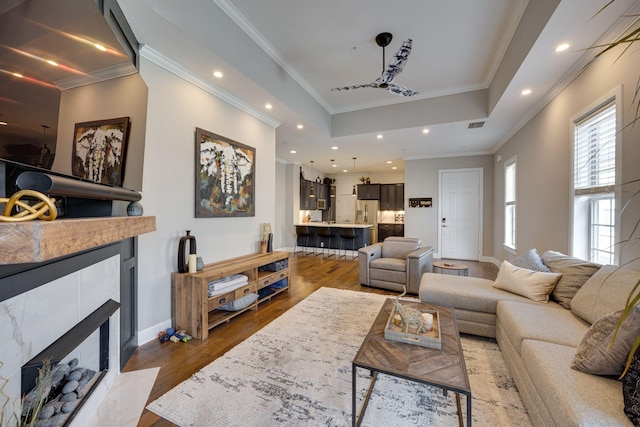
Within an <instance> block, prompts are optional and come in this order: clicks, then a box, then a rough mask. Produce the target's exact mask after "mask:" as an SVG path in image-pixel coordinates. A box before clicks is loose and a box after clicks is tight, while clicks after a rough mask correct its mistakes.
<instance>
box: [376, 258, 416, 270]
mask: <svg viewBox="0 0 640 427" xmlns="http://www.w3.org/2000/svg"><path fill="white" fill-rule="evenodd" d="M369 268H378V269H381V270H393V271H402V272H405V271H407V260H406V259H399V258H378V259H374V260H373V261H371V262H370V263H369Z"/></svg>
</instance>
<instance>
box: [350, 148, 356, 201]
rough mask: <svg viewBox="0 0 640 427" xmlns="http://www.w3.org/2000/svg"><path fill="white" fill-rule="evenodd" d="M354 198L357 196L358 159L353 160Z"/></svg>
mask: <svg viewBox="0 0 640 427" xmlns="http://www.w3.org/2000/svg"><path fill="white" fill-rule="evenodd" d="M351 195H352V196H356V158H355V157H354V158H353V191H352V192H351Z"/></svg>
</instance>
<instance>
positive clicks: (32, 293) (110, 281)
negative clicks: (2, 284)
mask: <svg viewBox="0 0 640 427" xmlns="http://www.w3.org/2000/svg"><path fill="white" fill-rule="evenodd" d="M109 300H112V301H116V302H118V301H119V300H120V256H119V255H115V256H112V257H110V258H107V259H104V260H102V261H99V262H97V263H95V264H92V265H89V266H88V267H85V268H83V269H81V270H79V271H75V272H72V273H71V274H68V275H65V276H63V277H60V278H58V279H56V280H53V281H51V282H49V283H46V284H44V285H42V286H39V287H36V288H34V289H31V290H29V291H27V292H24V293H21V294H19V295H16V296H14V297H12V298H10V299H7V300H5V301H2V302H0V362H1V363H2V366H0V377H1V378H2V379H1V380H0V405H3V404H5V402H6V406H4V408H3V422H6V421H7V420H8V418H9V417H10V416H11V415H10V414H11V413H12V412H14V411H17V410H18V407H19V405H20V398H21V388H22V385H21V381H22V380H21V376H22V366H23V365H24V364H25V363H27V362H28V361H30V360H31V359H32V358H33V357H34V356H36V355H38V354H39V353H40V352H42V351H43V350H44V349H46V348H47V347H49V346H50V345H51V344H52V343H54V342H55V341H56V340H58V339H59V338H60V337H62V336H64V335H65V334H66V333H67V332H68V331H69V330H71V329H72V328H73V327H74V326H76V325H77V324H79V323H81V322H82V321H83V320H84V319H86V318H87V316H89V315H91V314H92V313H94V311H96V310H97V309H99V308H100V307H102V306H103V305H104V304H105V303H106V302H108V301H109ZM98 337H99V333H98V332H95V333H92V334H91V336H89V337H88V338H87V340H85V341H84V342H83V343H82V344H81V345H79V346H78V347H77V348H75V349H71V348H70V349H68V351H70V352H71V353H70V354H69V356H68V357H73V356H79V358H83V359H85V360H86V363H93V364H95V363H96V362H95V361H96V360H97V358H98V355H96V354H95V353H96V352H99V348H100V346H99V345H98V344H97V343H96V340H99V338H98ZM105 347H108V361H109V363H108V365H109V369H108V370H106V371H103V373H104V375H103V377H102V378H101V381H100V382H99V384H97V386H96V388H95V390H94V391H93V392H92V393H91V394H90V395H89V396H88V397H87V399H86V401H85V402H84V403H83V406H82V408H81V409H80V410H79V411H78V413H77V414H76V415H75V417H74V418H73V420H72V421H71V424H70V425H77V426H83V425H86V424H87V423H88V420H89V419H90V418H91V416H92V414H93V413H94V412H95V410H96V408H97V406H98V404H99V403H100V402H101V401H102V399H103V398H104V396H105V394H106V392H107V390H108V389H109V387H110V386H111V384H113V382H114V380H115V378H116V377H117V376H118V374H119V371H120V369H119V367H120V361H119V358H120V351H119V350H120V310H116V311H115V312H114V313H113V314H112V315H111V317H110V318H109V322H108V345H106V346H105ZM80 363H82V360H81V361H80ZM11 424H13V423H10V424H8V425H11ZM3 425H4V424H3Z"/></svg>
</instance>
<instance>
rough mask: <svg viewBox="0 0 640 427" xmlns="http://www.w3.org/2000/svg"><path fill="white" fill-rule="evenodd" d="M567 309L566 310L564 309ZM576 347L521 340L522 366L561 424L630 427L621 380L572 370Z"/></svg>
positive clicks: (554, 421)
mask: <svg viewBox="0 0 640 427" xmlns="http://www.w3.org/2000/svg"><path fill="white" fill-rule="evenodd" d="M565 312H566V310H565ZM574 352H575V349H574V348H572V347H570V346H563V345H558V344H552V343H548V342H543V341H536V340H525V341H524V342H523V343H522V350H521V356H522V361H523V365H524V366H525V367H526V370H527V371H528V374H529V378H530V379H531V382H532V383H533V386H534V387H535V389H536V391H537V393H538V394H539V395H540V396H541V398H542V399H544V401H545V402H547V406H548V407H549V408H550V409H551V415H552V416H553V420H549V424H548V425H558V426H581V427H584V426H598V427H600V426H631V425H632V424H631V422H630V421H629V420H628V419H627V417H626V416H625V415H624V412H623V411H624V405H623V401H622V385H621V383H620V381H616V380H613V379H609V378H606V377H601V376H597V375H589V374H585V373H583V372H578V371H575V370H573V369H569V368H568V367H569V365H570V363H571V359H572V357H573V354H574Z"/></svg>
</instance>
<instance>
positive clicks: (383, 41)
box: [331, 33, 419, 96]
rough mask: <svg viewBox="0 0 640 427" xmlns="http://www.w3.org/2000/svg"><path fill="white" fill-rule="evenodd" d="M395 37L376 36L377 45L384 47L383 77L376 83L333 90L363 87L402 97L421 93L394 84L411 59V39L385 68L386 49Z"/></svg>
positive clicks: (385, 34) (407, 40)
mask: <svg viewBox="0 0 640 427" xmlns="http://www.w3.org/2000/svg"><path fill="white" fill-rule="evenodd" d="M392 38H393V35H392V34H391V33H380V34H378V35H377V36H376V44H377V45H378V46H380V47H382V75H381V76H380V77H378V78H377V79H376V80H375V81H374V82H371V83H366V84H361V85H355V86H343V87H335V88H333V89H331V90H337V91H342V90H350V89H360V88H363V87H373V88H380V89H387V90H388V91H389V92H391V93H393V94H394V95H400V96H414V95H417V94H418V93H419V92H418V91H416V90H413V89H410V88H408V87H406V86H405V85H401V84H399V83H393V79H394V78H395V76H397V75H398V74H400V73H401V72H402V69H403V68H404V64H406V62H407V59H408V58H409V54H410V53H411V44H412V43H413V42H412V40H411V39H406V40H405V41H403V42H402V46H400V49H398V51H397V52H396V53H395V55H393V59H392V60H391V62H389V65H388V66H387V67H386V68H385V64H386V61H385V57H384V54H385V47H387V46H388V45H389V43H391V39H392Z"/></svg>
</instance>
